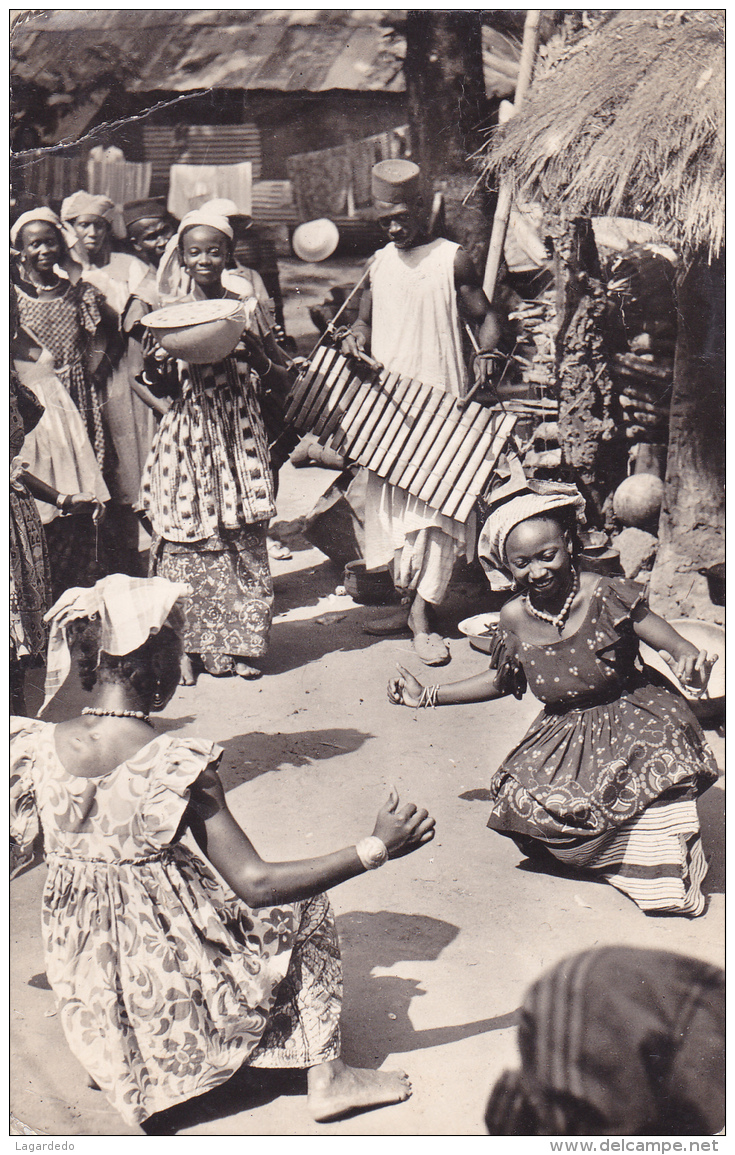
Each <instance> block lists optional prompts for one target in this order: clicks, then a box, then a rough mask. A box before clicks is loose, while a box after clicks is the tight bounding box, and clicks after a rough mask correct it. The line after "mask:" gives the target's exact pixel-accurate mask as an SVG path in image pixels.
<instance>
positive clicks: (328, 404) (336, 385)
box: [309, 359, 352, 436]
mask: <svg viewBox="0 0 735 1155" xmlns="http://www.w3.org/2000/svg"><path fill="white" fill-rule="evenodd" d="M351 380H352V373H351V372H350V365H349V362H348V361H347V360H346V359H345V362H344V364H343V365H340V364H339V362H337V363H336V372H335V373H333V374H331V376H330V378H329V382H328V383H327V384H326V386H325V388H324V390H323V392H322V396H321V398H320V400H319V402H318V403H317V404H316V405H314V406H313V407H312V410H311V413H310V415H309V424H310V426H311V431H312V433H316V434H317V436H320V434H321V433H322V431H323V429H324V427H325V425H326V424H327V422H328V421H329V418H330V417H331V415H332V413H333V412H334V410H335V409H338V408H339V405H340V401H341V398H342V397H343V396H344V394H345V391H346V390H347V388H348V386H349V384H350V381H351Z"/></svg>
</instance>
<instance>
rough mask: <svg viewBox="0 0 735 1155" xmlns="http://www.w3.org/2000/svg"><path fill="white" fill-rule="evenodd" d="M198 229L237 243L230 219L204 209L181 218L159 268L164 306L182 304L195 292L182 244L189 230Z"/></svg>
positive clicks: (159, 281)
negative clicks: (210, 231) (187, 269)
mask: <svg viewBox="0 0 735 1155" xmlns="http://www.w3.org/2000/svg"><path fill="white" fill-rule="evenodd" d="M197 225H204V226H206V227H207V228H209V229H217V231H218V232H220V233H224V235H225V236H226V237H227V239H228V240H229V241H232V240H233V239H234V236H235V234H234V232H233V229H232V225H231V224H230V222H229V221H228V219H227V217H226V216H223V215H222V214H221V213H214V212H210V211H208V210H205V209H203V208H201V209H193V210H192V211H191V212H190V213H187V214H186V216H185V217H183V218H182V221H181V224H180V225H179V230H178V232H177V233H176V234H175V235H174V236H173V237H171V240H170V241H169V242H168V244H167V245H166V248H165V249H164V253H163V256H162V257H161V262H160V264H159V266H158V275H157V277H156V283H157V285H158V292H159V294H160V297H161V303H162V304H164V305H170V304H171V303H172V302H173V301H177V300H180V299H181V297H186V296H187V295H188V294H189V293H190V292H191V290H192V285H193V282H192V279H191V277H190V276H189V274H188V273H187V272H186V270H185V269H184V267H183V265H182V263H181V257H180V255H179V244H180V242H181V238H182V237H183V235H184V233H185V232H186V231H187V229H193V228H196V226H197Z"/></svg>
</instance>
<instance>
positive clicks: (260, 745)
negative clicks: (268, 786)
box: [218, 728, 373, 790]
mask: <svg viewBox="0 0 735 1155" xmlns="http://www.w3.org/2000/svg"><path fill="white" fill-rule="evenodd" d="M372 737H373V735H372V734H365V733H363V732H362V731H361V730H352V729H346V730H342V729H337V728H334V729H326V730H295V731H292V732H288V731H287V732H284V733H282V734H264V733H262V732H261V731H250V732H248V733H247V734H238V735H236V736H235V737H234V738H228V739H226V740H225V741H223V742H220V743H218V744H219V745H220V746H221V747H222V748H223V750H224V751H225V753H224V756H223V758H222V763H221V766H220V778H221V779H222V784H223V786H224V788H225V790H233V789H234V788H235V787H236V786H240V785H241V784H242V783H243V782H250V781H252V780H253V779H254V778H259V777H260V775H261V774H270V773H272V772H278V771H279V770H283V769H286V768H287V767H291V766H297V767H300V766H311V765H314V764H316V763H317V762H324V761H326V760H327V759H329V758H338V757H341V756H342V755H344V754H346V753H349V754H352V753H354V752H355V750H359V749H360V747H361V746H362V745H363V743H364V742H366V741H368V740H369V739H370V738H372Z"/></svg>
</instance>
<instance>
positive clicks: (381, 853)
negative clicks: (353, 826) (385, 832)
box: [355, 834, 388, 870]
mask: <svg viewBox="0 0 735 1155" xmlns="http://www.w3.org/2000/svg"><path fill="white" fill-rule="evenodd" d="M355 852H356V854H357V857H358V858H359V859H360V862H361V863H362V865H363V866H364V867H365V869H366V870H377V869H378V867H379V866H383V865H384V863H386V862H387V861H388V847H387V846H386V845H385V843H384V842H383V840H382V839H381V838H377V837H376V836H375V835H374V834H371V835H370V837H369V838H362V839H361V840H360V841H359V842H358V843H356V845H355Z"/></svg>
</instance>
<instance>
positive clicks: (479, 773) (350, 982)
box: [10, 262, 725, 1137]
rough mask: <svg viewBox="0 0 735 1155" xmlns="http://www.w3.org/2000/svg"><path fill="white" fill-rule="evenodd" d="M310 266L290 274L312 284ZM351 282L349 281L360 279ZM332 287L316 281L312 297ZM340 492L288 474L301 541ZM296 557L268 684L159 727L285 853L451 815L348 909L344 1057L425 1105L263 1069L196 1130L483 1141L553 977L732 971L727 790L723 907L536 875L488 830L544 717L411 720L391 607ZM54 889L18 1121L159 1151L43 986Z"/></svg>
mask: <svg viewBox="0 0 735 1155" xmlns="http://www.w3.org/2000/svg"><path fill="white" fill-rule="evenodd" d="M293 264H294V270H293V271H292V270H291V269H290V268H289V270H288V277H289V278H290V277H293V280H294V281H295V280H297V278H299V277H300V278H301V283H305V280H306V277H305V274H304V271H303V269H299V268H298V267H297V266H296V262H294V263H293ZM312 268H313V267H312ZM336 271H337V272H338V273H339V274H340V275H342V274H344V271H345V270H344V266H338V267H337V270H336ZM328 275H330V271H329V270H317V275H316V278H314V276H313V275H312V278H311V283H310V286H309V290H310V292H312V293H313V292H317V293H318V291H319V290H320V288H321V285H322V280H321V278H322V277H324V278H327V277H328ZM345 279H347V278H346V277H345ZM325 283H327V285H328V283H331V282H328V281H325ZM288 284H289V291H290V292H291V301H292V302H293V292H292V282H291V281H288ZM305 295H306V294H304V296H305ZM322 295H324V294H322ZM303 299H304V297H300V298H297V303H299V304H300V305H302V304H303ZM294 310H295V306H294V305H293V304H292V311H294ZM300 324H301V325H302V332H301V333H300V334H299V336H300V337H303V338H304V339H306V337H307V335H308V334H309V333H311V335H312V336H314V337H315V336H316V334H314V333H313V331H312V330H311V327H310V324H309V323H308V320H306V321H304V320H303V318H302V320H301V321H300ZM290 331H292V332H293V331H294V327H293V326H290ZM334 476H335V475H334V474H333V473H330V472H329V471H325V470H320V469H315V468H309V469H301V470H296V469H294V468H293V467H292V466H290V465H287V466H286V467H285V469H284V470H283V472H282V475H281V489H280V493H279V520H280V521H281V522H282V523H284V526H283V529H284V533H285V535H286V537H289V530H293V529H294V526H293V523H294V522H295V521H296V519H298V518H299V517H301V516H302V515H304V514H306V513H308V512H309V511H310V510H311V508H312V507H313V505H314V503H315V501H316V499H317V497H318V496H319V495H320V494H321V493H322V492H323V491H324V490H325V489H326V488H327V487H328V485H329V483H330V481H331V480H332V478H333V477H334ZM291 544H292V549H293V557H292V559H291V560H288V561H276V562H274V563H273V571H274V577H275V588H276V603H277V604H276V614H277V616H276V620H275V622H274V626H273V632H272V646H271V650H270V653H269V655H268V657H267V659H266V662H265V676H264V677H263V678H262V679H261V680H260V681H257V682H249V683H248V682H243V681H242V680H240V679H237V678H231V679H230V678H227V679H215V678H213V677H210V676H208V675H203V676H201V677H200V679H199V682H198V684H197V686H196V687H194V688H184V687H182V688H180V689H179V691H178V693H177V694H176V696H175V697H174V699H173V700H172V702H171V703H170V705H169V706H168V708H167V709H166V711H165V713H164V714H163V715H161V716H159V719H158V725H159V726H160V728H161V729H166V730H172V729H173V730H180V731H181V733H182V734H198V735H200V736H202V737H207V738H213V739H216V740H217V741H218V742H219V743H220V744H221V745H222V746H223V747H224V749H225V757H224V762H223V779H224V783H225V787H226V789H227V791H228V800H229V803H230V806H231V808H232V810H233V811H234V813H235V815H236V817H237V818H238V820H239V821H240V822H241V824H242V825H243V827H244V828H245V829H246V830H247V832H248V834H249V835H250V837H251V838H252V840H253V842H254V844H255V845H256V846H257V848H258V850H259V851H260V853H261V854H262V855H263V856H264V857H266V858H276V859H277V858H294V857H298V856H300V855H302V854H303V855H306V854H308V855H315V854H320V853H323V852H326V851H329V850H331V849H334V848H336V847H338V846H343V845H347V844H351V843H354V842H355V840H356V839H358V838H360V837H362V836H364V835H366V834H369V833H370V831H371V830H372V823H373V821H374V816H375V813H376V812H377V810H378V808H379V806H380V805H381V804H382V802H383V800H384V798H385V796H386V794H387V791H388V788H389V785H390V784H391V783H395V784H396V786H397V787H398V789H399V791H400V794H401V797H402V798H404V799H413V800H414V801H416V802H419V803H421V804H422V805H425V806H427V807H428V808H429V809H430V811H431V812H432V813H433V814H434V815H435V816H436V818H437V836H436V839H435V841H434V842H433V843H431V844H430V845H429V846H428V847H426V848H424V849H422V850H421V851H419V852H417V853H416V854H415V855H412V856H410V857H408V858H405V859H403V860H400V861H398V862H395V863H391V864H389V865H388V866H386V867H384V868H383V869H381V870H379V871H376V872H373V873H370V874H366V875H363V876H361V877H360V878H357V879H354V880H352V881H351V882H348V883H346V884H344V885H343V886H341V887H339V888H337V889H336V890H335V891H334V892H333V893H332V901H333V905H334V908H335V911H336V914H337V921H338V927H339V931H340V936H341V941H342V950H343V959H344V970H345V1001H344V1011H343V1039H344V1048H343V1054H344V1058H345V1059H346V1061H347V1062H349V1063H353V1064H355V1065H358V1066H366V1067H385V1068H386V1069H389V1068H392V1067H396V1066H397V1067H401V1068H403V1069H405V1070H406V1071H407V1072H408V1073H409V1075H410V1078H411V1081H412V1083H413V1096H412V1098H411V1099H410V1100H409V1101H408V1102H407V1103H404V1104H400V1105H396V1106H392V1107H386V1108H383V1109H380V1110H376V1111H372V1112H369V1113H365V1114H362V1115H357V1116H354V1117H352V1118H350V1119H346V1120H342V1121H339V1122H335V1123H330V1124H316V1123H313V1122H311V1120H310V1118H309V1116H308V1115H307V1113H306V1109H305V1080H304V1078H303V1076H301V1075H299V1074H296V1075H294V1076H290V1075H289V1076H285V1075H279V1076H277V1077H275V1076H274V1077H270V1076H265V1075H263V1074H262V1073H261V1074H260V1075H258V1076H257V1077H256V1076H255V1075H254V1073H251V1074H250V1075H248V1076H244V1077H242V1078H236V1079H235V1080H233V1082H232V1083H231V1084H229V1085H228V1087H227V1088H226V1089H220V1091H218V1092H216V1093H213V1094H211V1095H209V1096H204V1097H203V1098H202V1099H200V1100H198V1101H197V1102H196V1103H195V1104H194V1105H193V1106H192V1108H191V1109H190V1110H187V1111H186V1112H184V1113H182V1116H181V1120H180V1127H179V1132H178V1133H179V1134H184V1135H188V1136H214V1135H285V1136H302V1135H304V1136H308V1135H339V1136H343V1137H344V1136H368V1135H370V1136H372V1135H403V1136H425V1135H461V1136H472V1135H481V1134H483V1133H484V1128H483V1122H482V1119H483V1110H484V1105H485V1101H486V1098H487V1094H488V1091H489V1089H490V1087H491V1086H492V1084H493V1082H494V1080H495V1079H496V1078H497V1076H498V1075H499V1074H500V1073H501V1071H502V1070H503V1069H504V1068H505V1067H507V1066H511V1065H513V1064H514V1063H515V1061H516V1050H515V1031H514V1022H515V1013H516V1010H517V1008H518V1006H519V1004H520V1002H521V1000H522V998H523V994H524V992H525V990H526V988H527V986H528V985H529V983H530V982H531V981H532V980H533V979H535V978H536V977H537V976H538V975H539V973H540V972H542V971H543V970H544V969H546V968H548V967H550V966H552V965H553V964H554V963H555V962H557V961H558V960H559V959H561V958H563V957H565V956H567V955H569V954H571V953H573V952H575V951H577V950H581V949H585V948H587V947H591V946H594V945H602V944H608V943H625V944H630V945H634V946H640V947H655V948H664V949H668V950H673V951H678V952H681V953H685V954H690V955H693V956H696V957H699V958H702V959H705V960H707V961H710V962H714V963H717V964H719V965H722V964H723V961H724V889H725V885H724V884H725V863H724V788H723V783H722V782H720V783H718V784H717V785H716V786H715V787H713V788H712V789H711V790H710V791H709V792H708V793H707V794H706V795H705V796H704V798H703V799H702V801H701V804H700V812H701V819H702V827H703V839H704V845H705V851H706V853H707V855H708V857H709V859H710V871H709V875H708V878H707V881H706V883H705V890H706V891H707V893H708V894H709V896H710V899H709V905H708V909H707V911H706V913H705V914H704V916H703V917H701V918H699V919H695V920H693V921H690V920H687V919H684V918H672V917H668V918H667V917H647V916H646V915H644V914H642V913H641V911H639V910H638V909H637V908H636V907H635V906H634V904H633V903H631V902H630V901H629V900H628V899H626V898H625V897H624V896H623V895H621V894H619V893H618V892H617V891H615V890H614V889H613V888H612V887H609V886H606V885H604V884H598V883H595V882H592V881H587V880H586V879H582V878H580V877H575V876H572V875H568V874H565V873H564V872H562V871H560V872H559V873H557V874H554V875H551V874H546V873H541V872H539V871H537V869H535V868H534V867H532V865H531V864H530V863H529V862H528V861H527V860H526V859H524V857H523V855H522V854H521V853H520V851H519V850H517V849H516V847H515V846H514V844H513V843H512V842H510V841H509V840H507V839H504V838H502V837H500V836H498V835H496V834H494V833H493V832H491V831H489V830H487V829H486V825H485V823H486V818H487V812H488V808H489V803H488V797H489V795H488V783H489V779H490V775H491V773H492V771H493V769H494V768H495V767H496V766H497V764H498V763H499V762H500V761H501V760H502V758H503V756H504V755H505V754H506V753H507V752H508V750H509V749H510V748H511V747H512V745H513V744H514V743H515V742H516V741H517V740H518V739H519V738H520V736H521V735H522V734H523V732H524V731H525V729H526V727H527V726H528V724H529V723H530V721H531V719H532V718H533V717H534V715H535V713H536V712H537V709H538V706H537V703H536V702H535V700H534V699H532V698H531V697H530V696H527V697H526V698H525V699H524V700H523V701H521V702H517V701H515V699H510V700H507V699H504V700H501V701H499V702H496V703H490V704H482V705H466V706H456V707H451V708H442V709H437V710H434V711H431V710H426V711H410V710H407V709H403V708H397V707H395V706H392V705H391V704H390V703H389V702H388V700H387V698H386V693H385V686H386V682H387V679H388V677H389V676H390V675H391V674H392V672H393V670H394V667H395V663H396V661H401V662H405V663H406V664H408V665H409V666H410V667H411V668H412V669H414V670H415V671H416V672H417V673H418V674H419V676H421V673H420V671H421V670H422V669H423V668H422V667H421V666H420V663H419V662H418V661H417V660H416V659H415V657H413V656H412V652H411V647H410V641H409V640H408V638H407V637H398V638H393V639H384V640H377V639H374V638H370V637H368V636H367V635H365V634H364V633H363V632H362V624H363V622H364V621H365V619H366V618H368V617H371V616H374V615H375V613H376V611H375V610H374V609H370V608H367V607H363V606H358V605H356V604H355V603H354V602H353V601H352V600H351V599H350V598H349V597H347V596H345V595H337V594H335V592H334V591H335V588H336V587H337V586H338V585H339V584H340V583H341V580H342V575H341V573H340V572H339V570H337V569H336V568H335V567H334V566H333V565H332V563H330V562H329V561H328V560H327V559H326V558H325V557H324V555H323V554H321V553H320V552H319V551H318V550H316V549H314V548H312V547H309V546H308V544H307V543H306V542H305V541H304V540H303V539H301V538H299V537H298V536H297V537H293V538H292V540H291ZM486 608H488V603H487V592H486V588H485V587H483V586H482V584H475V582H474V581H472V580H470V578H469V577H467V576H466V577H465V579H464V580H461V581H459V582H458V583H457V584H455V587H454V588H453V592H452V597H451V599H450V602H449V604H448V606H447V609H446V613H445V615H444V620H443V628H444V631H445V633H446V635H447V637H448V638H450V639H451V650H452V662H451V664H450V665H449V666H448V667H445V668H444V669H441V670H438V671H436V676H435V677H434V675H432V680H437V681H453V680H456V679H458V678H461V677H463V676H466V675H467V674H469V673H471V672H473V671H476V670H478V669H479V668H481V667H482V665H483V663H484V662H485V661H486V658H485V657H484V655H482V654H480V653H477V652H476V651H474V650H473V649H471V648H470V645H469V643H468V641H467V640H466V639H465V638H463V637H462V635H461V634H460V633H459V631H458V630H457V622H458V621H459V620H461V619H462V618H464V617H467V616H469V615H471V614H474V613H479V612H481V611H482V610H484V609H486ZM424 672H425V671H424ZM81 696H82V695H81V691H79V690H77V689H76V688H75V687H74V686H73V685H71V684H70V685H68V686H67V687H65V688H64V689H63V690H62V692H61V694H60V695H59V696H58V698H57V700H56V702H55V703H54V704H53V705H52V712H51V713H50V714H49V715H47V716H48V717H49V718H51V720H57V719H58V718H60V717H65V716H68V715H69V713H70V712H71V711H73V710H76V709H78V706H79V705H80V704H81V701H80V699H81ZM708 738H709V739H710V741H711V743H712V745H713V748H714V749H715V752H716V754H717V757H718V760H719V761H720V763H721V764H722V755H723V742H722V740H721V739H720V738H719V737H718V736H717V734H715V733H714V732H712V731H709V732H708ZM44 876H45V867H44V866H43V865H42V864H39V865H36V866H34V867H32V868H31V869H29V870H27V871H26V872H25V873H24V874H21V875H20V876H18V877H17V878H16V879H15V880H14V881H13V882H12V883H11V906H10V916H11V958H10V977H11V991H10V996H11V1001H10V1020H11V1038H12V1042H11V1047H12V1052H11V1053H12V1060H11V1099H10V1105H11V1109H12V1111H13V1113H14V1114H15V1116H16V1117H17V1118H18V1119H20V1120H21V1121H22V1122H23V1123H24V1124H26V1125H27V1126H28V1127H30V1128H32V1129H33V1130H34V1131H37V1132H41V1133H43V1134H46V1135H54V1136H70V1135H92V1136H97V1135H133V1134H140V1133H141V1132H140V1131H138V1130H137V1129H136V1128H126V1127H125V1126H124V1125H123V1124H121V1122H120V1120H119V1117H118V1116H117V1114H116V1112H115V1111H114V1110H113V1109H112V1108H111V1107H109V1105H108V1104H107V1103H106V1100H105V1099H104V1098H103V1097H102V1095H101V1094H100V1093H99V1092H96V1091H93V1090H91V1089H90V1088H88V1087H87V1085H86V1076H85V1074H84V1072H83V1071H82V1069H81V1068H80V1067H79V1065H78V1064H77V1062H76V1060H75V1059H74V1058H73V1057H72V1056H71V1054H70V1053H69V1052H68V1050H67V1047H66V1044H65V1042H64V1039H63V1035H62V1032H61V1027H60V1024H59V1022H58V1018H57V1016H56V1015H55V1012H54V1003H53V997H52V994H51V992H50V990H49V989H48V986H47V983H46V980H45V976H44V964H43V955H42V948H41V938H40V918H39V912H40V902H41V892H42V887H43V882H44Z"/></svg>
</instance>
